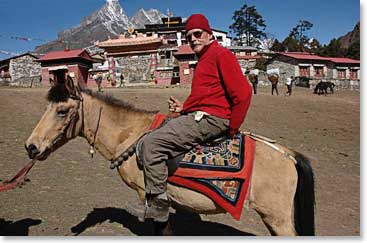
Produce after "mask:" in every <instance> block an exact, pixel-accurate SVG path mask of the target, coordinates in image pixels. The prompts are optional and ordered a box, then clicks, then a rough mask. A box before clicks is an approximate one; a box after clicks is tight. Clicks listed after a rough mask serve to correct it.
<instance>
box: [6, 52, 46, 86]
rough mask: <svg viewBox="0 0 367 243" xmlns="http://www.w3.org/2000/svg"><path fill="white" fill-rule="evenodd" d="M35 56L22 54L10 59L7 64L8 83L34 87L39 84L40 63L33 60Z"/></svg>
mask: <svg viewBox="0 0 367 243" xmlns="http://www.w3.org/2000/svg"><path fill="white" fill-rule="evenodd" d="M35 60H36V58H35V57H33V56H30V55H24V56H21V57H19V58H15V59H11V60H10V64H9V74H10V76H11V81H10V83H9V85H12V86H24V87H34V86H40V85H41V82H40V81H41V64H40V63H38V62H35Z"/></svg>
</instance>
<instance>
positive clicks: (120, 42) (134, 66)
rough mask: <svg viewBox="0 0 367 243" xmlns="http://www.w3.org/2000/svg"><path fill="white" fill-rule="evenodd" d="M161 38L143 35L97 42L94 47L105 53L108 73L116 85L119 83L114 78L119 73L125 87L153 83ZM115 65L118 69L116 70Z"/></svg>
mask: <svg viewBox="0 0 367 243" xmlns="http://www.w3.org/2000/svg"><path fill="white" fill-rule="evenodd" d="M162 44H163V38H158V36H156V35H154V36H144V35H143V34H138V35H131V36H130V37H125V36H124V35H121V36H120V37H119V38H117V39H110V40H107V41H103V42H97V43H96V45H97V46H98V47H99V48H102V49H103V50H104V51H105V55H106V59H107V61H108V62H109V63H111V65H110V66H109V71H110V72H111V75H112V80H114V82H115V83H116V84H118V83H119V82H121V80H118V79H117V77H116V73H117V72H121V75H122V76H123V77H124V79H123V82H124V84H126V85H129V84H134V83H135V84H137V83H140V84H141V83H149V82H153V81H154V80H153V74H154V72H155V70H156V68H157V65H158V62H159V58H160V57H159V55H158V49H159V47H161V46H162ZM115 63H116V64H117V65H118V66H119V67H120V70H116V68H115V67H114V65H115ZM112 86H114V85H112Z"/></svg>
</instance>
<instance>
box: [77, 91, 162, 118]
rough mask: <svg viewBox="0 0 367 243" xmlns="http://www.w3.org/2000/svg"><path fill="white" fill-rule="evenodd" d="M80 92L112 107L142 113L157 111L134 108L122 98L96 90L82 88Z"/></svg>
mask: <svg viewBox="0 0 367 243" xmlns="http://www.w3.org/2000/svg"><path fill="white" fill-rule="evenodd" d="M82 92H83V93H86V94H88V95H90V96H91V97H93V98H96V99H98V100H100V101H103V102H105V103H106V104H108V105H111V106H114V107H120V108H124V109H126V110H128V111H137V112H144V113H156V112H157V111H148V110H145V109H139V108H136V107H135V106H134V105H132V104H130V103H128V102H125V101H123V100H119V99H116V98H115V97H113V96H112V95H110V94H108V95H106V94H101V93H98V92H93V91H92V90H90V89H83V90H82Z"/></svg>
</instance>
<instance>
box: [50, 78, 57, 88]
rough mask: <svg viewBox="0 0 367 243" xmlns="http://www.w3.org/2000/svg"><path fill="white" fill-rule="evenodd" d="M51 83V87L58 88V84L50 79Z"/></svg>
mask: <svg viewBox="0 0 367 243" xmlns="http://www.w3.org/2000/svg"><path fill="white" fill-rule="evenodd" d="M49 81H50V85H51V87H54V86H56V84H57V83H56V82H55V80H53V78H50V79H49Z"/></svg>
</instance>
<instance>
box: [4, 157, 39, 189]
mask: <svg viewBox="0 0 367 243" xmlns="http://www.w3.org/2000/svg"><path fill="white" fill-rule="evenodd" d="M35 163H36V160H35V159H34V160H31V161H29V162H28V163H27V164H26V165H25V166H24V167H23V168H22V169H21V170H20V171H19V172H18V173H17V174H16V175H15V176H14V177H13V178H11V179H10V180H7V181H5V182H4V183H3V184H0V192H4V191H8V190H10V189H13V188H14V187H16V186H18V185H20V184H21V183H23V181H24V179H25V176H26V175H27V174H28V172H29V171H30V170H31V169H32V167H33V165H34V164H35Z"/></svg>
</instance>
